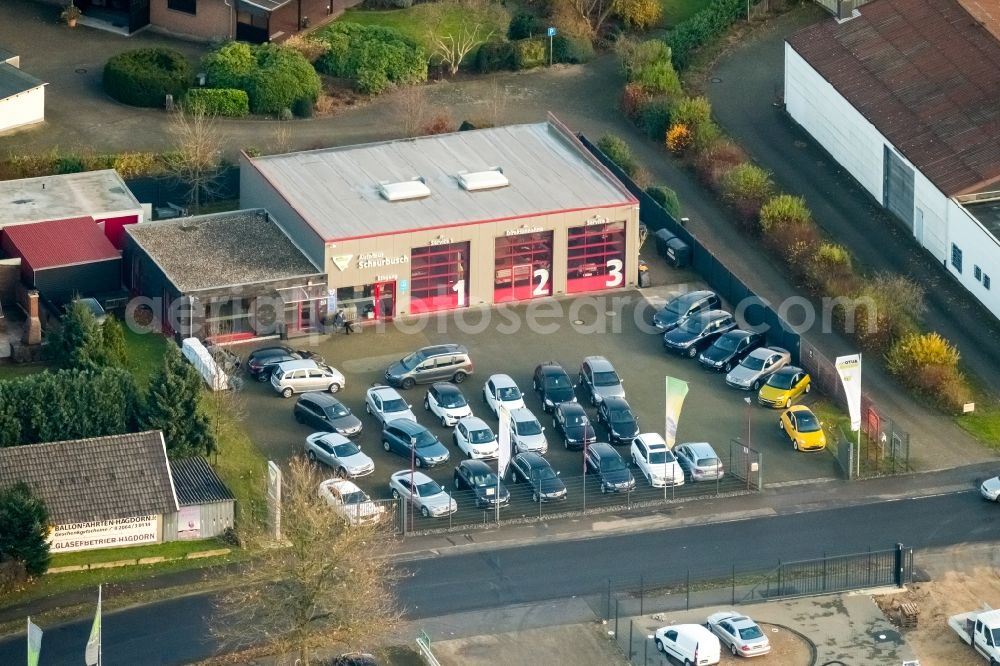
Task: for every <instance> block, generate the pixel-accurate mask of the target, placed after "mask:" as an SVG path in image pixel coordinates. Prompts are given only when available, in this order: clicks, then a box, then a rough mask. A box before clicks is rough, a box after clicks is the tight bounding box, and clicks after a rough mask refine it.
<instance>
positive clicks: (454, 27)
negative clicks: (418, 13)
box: [427, 0, 502, 76]
mask: <svg viewBox="0 0 1000 666" xmlns="http://www.w3.org/2000/svg"><path fill="white" fill-rule="evenodd" d="M435 9H436V11H437V14H438V18H437V21H436V25H435V27H434V28H433V29H432V30H429V31H428V33H427V37H428V40H429V41H430V44H431V51H432V53H431V55H435V56H437V57H438V58H440V59H441V62H443V63H444V64H445V65H447V66H448V73H449V74H451V75H452V76H454V75H455V74H457V73H458V68H459V66H461V64H462V61H463V60H465V56H467V55H469V53H471V52H472V50H473V49H475V48H476V47H477V46H479V45H480V44H482V43H483V42H485V41H487V40H489V39H490V37H492V36H493V34H494V33H495V32H496V28H495V26H496V25H498V24H499V21H500V18H499V16H498V14H499V13H500V12H501V11H502V10H501V9H500V8H499V6H498V5H493V4H486V3H484V2H481V1H477V0H441V1H440V2H438V3H435ZM456 13H460V14H461V16H462V19H461V20H460V21H459V22H458V23H457V24H453V23H452V22H451V21H448V20H446V19H447V17H449V16H450V15H454V14H456ZM491 26H494V27H491Z"/></svg>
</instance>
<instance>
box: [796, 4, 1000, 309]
mask: <svg viewBox="0 0 1000 666" xmlns="http://www.w3.org/2000/svg"><path fill="white" fill-rule="evenodd" d="M785 104H786V108H787V110H788V113H789V114H790V115H791V117H792V118H793V119H794V120H795V121H796V122H798V123H799V124H800V125H802V126H803V127H804V128H805V129H806V130H807V131H808V132H809V133H810V134H811V135H812V136H813V137H814V138H815V139H816V140H817V141H818V142H819V143H820V144H821V145H822V146H823V147H824V148H825V149H826V150H827V152H829V153H830V154H831V155H832V156H833V157H834V159H836V160H837V161H838V162H839V163H840V164H841V165H842V166H843V167H844V168H845V169H847V170H848V171H849V172H850V173H851V174H852V175H853V176H854V178H855V179H857V180H858V182H859V183H861V185H862V186H863V187H864V188H865V189H866V190H867V191H868V192H869V193H870V194H871V195H872V196H873V197H875V199H876V200H877V201H879V202H881V203H882V205H883V206H885V207H886V208H888V209H889V210H890V211H891V212H892V213H893V214H894V215H895V216H896V217H898V218H899V219H900V220H901V221H902V222H903V223H904V224H905V225H906V227H907V228H908V229H909V230H910V232H911V233H912V234H913V236H914V238H915V239H916V240H917V242H918V243H920V244H921V245H922V246H923V247H924V248H926V249H927V251H928V252H930V253H931V254H933V255H934V256H935V257H936V258H937V259H938V261H939V262H941V264H942V266H943V267H945V268H946V269H947V270H948V271H949V272H950V273H951V274H952V275H953V276H954V277H955V278H956V279H958V280H959V282H961V284H962V285H963V286H964V287H965V288H966V289H968V290H969V291H970V292H971V293H972V294H973V295H974V296H975V297H976V298H977V299H979V300H980V301H981V302H982V303H983V304H984V305H985V306H986V307H987V308H988V309H989V310H990V311H991V312H993V314H994V315H996V316H997V317H998V318H1000V292H998V290H1000V287H998V289H993V288H992V278H994V277H996V276H995V275H992V276H991V274H990V273H991V272H993V271H995V272H997V273H1000V240H998V232H1000V225H998V224H997V223H996V222H995V221H994V218H995V217H996V210H997V209H1000V15H991V14H990V13H989V12H987V11H985V9H984V5H983V3H981V2H980V1H979V0H876V1H875V2H873V3H871V4H868V5H865V6H863V7H861V8H860V10H858V11H857V12H855V14H854V17H853V18H850V19H848V20H844V21H838V20H836V19H832V18H831V19H828V20H824V21H821V22H819V23H817V24H814V25H812V26H810V27H808V28H806V29H804V30H802V31H800V32H798V33H796V34H795V35H793V36H792V37H790V38H789V39H788V40H787V41H786V43H785Z"/></svg>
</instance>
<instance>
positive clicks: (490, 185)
mask: <svg viewBox="0 0 1000 666" xmlns="http://www.w3.org/2000/svg"><path fill="white" fill-rule="evenodd" d="M458 184H459V185H461V186H462V189H463V190H466V191H467V192H477V191H479V190H496V189H499V188H501V187H507V186H508V185H510V181H509V180H507V176H505V175H503V169H501V168H500V167H494V168H492V169H487V170H486V171H472V172H466V173H460V174H458Z"/></svg>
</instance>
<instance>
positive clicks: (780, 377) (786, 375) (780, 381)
mask: <svg viewBox="0 0 1000 666" xmlns="http://www.w3.org/2000/svg"><path fill="white" fill-rule="evenodd" d="M794 376H795V375H793V374H792V373H790V372H778V373H775V374H773V375H771V376H770V377H769V378H768V380H767V385H768V386H773V387H774V388H780V389H790V388H792V377H794Z"/></svg>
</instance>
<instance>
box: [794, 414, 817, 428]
mask: <svg viewBox="0 0 1000 666" xmlns="http://www.w3.org/2000/svg"><path fill="white" fill-rule="evenodd" d="M795 425H796V426H797V428H796V430H798V431H799V432H816V431H817V430H819V421H818V420H816V415H815V414H813V413H812V412H799V413H798V414H796V415H795Z"/></svg>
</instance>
